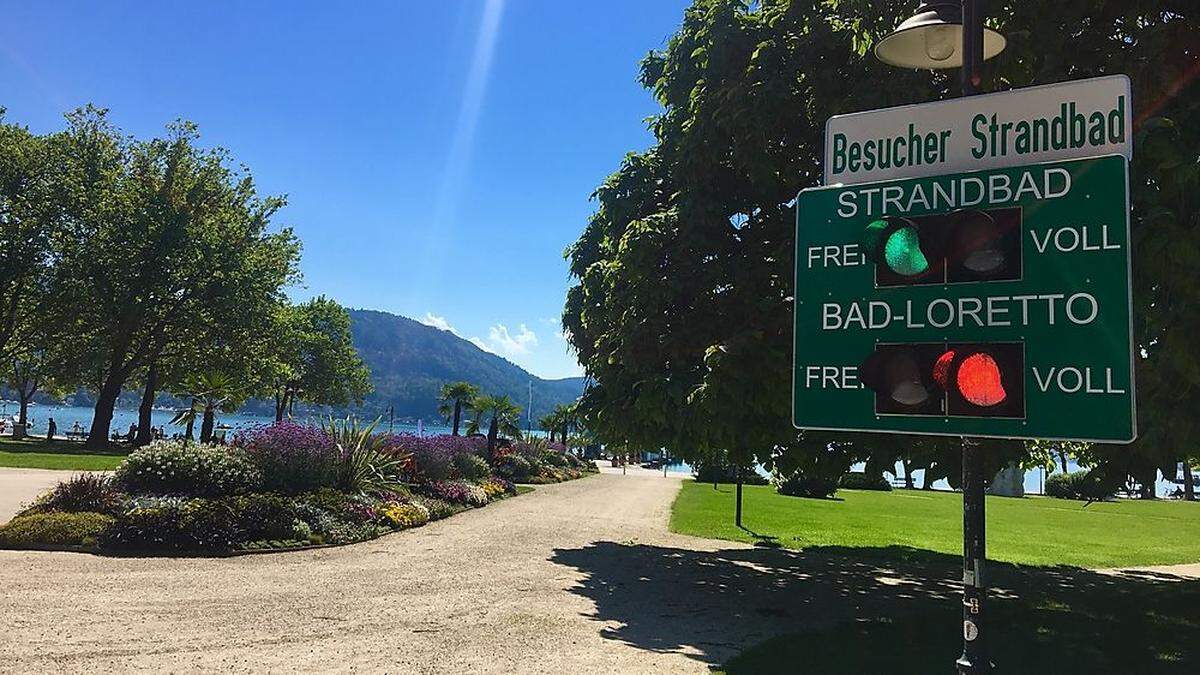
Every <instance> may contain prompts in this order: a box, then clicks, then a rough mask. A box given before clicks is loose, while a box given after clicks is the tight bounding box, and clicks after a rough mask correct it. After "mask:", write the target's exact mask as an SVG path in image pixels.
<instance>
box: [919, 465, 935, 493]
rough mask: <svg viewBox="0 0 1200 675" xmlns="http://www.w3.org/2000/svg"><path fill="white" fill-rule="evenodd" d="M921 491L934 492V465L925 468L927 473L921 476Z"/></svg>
mask: <svg viewBox="0 0 1200 675" xmlns="http://www.w3.org/2000/svg"><path fill="white" fill-rule="evenodd" d="M921 489H922V490H932V489H933V464H930V465H929V466H927V467H925V473H924V474H922V476H921Z"/></svg>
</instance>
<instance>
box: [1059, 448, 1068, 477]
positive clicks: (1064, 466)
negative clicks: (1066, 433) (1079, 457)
mask: <svg viewBox="0 0 1200 675" xmlns="http://www.w3.org/2000/svg"><path fill="white" fill-rule="evenodd" d="M1058 461H1059V463H1061V464H1062V472H1063V473H1064V474H1065V473H1070V472H1069V471H1067V452H1066V450H1059V451H1058Z"/></svg>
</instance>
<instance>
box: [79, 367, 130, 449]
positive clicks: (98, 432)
mask: <svg viewBox="0 0 1200 675" xmlns="http://www.w3.org/2000/svg"><path fill="white" fill-rule="evenodd" d="M124 383H125V378H124V377H121V376H119V375H118V374H117V373H114V372H111V371H110V372H109V374H108V378H107V379H105V381H104V386H102V387H100V395H99V396H97V397H96V409H95V411H94V412H93V413H92V428H91V430H90V431H88V437H87V441H85V442H84V447H85V448H87V449H88V450H100V449H103V448H106V447H108V432H109V430H110V427H112V418H113V407H114V406H116V404H117V397H118V396H120V395H121V385H122V384H124Z"/></svg>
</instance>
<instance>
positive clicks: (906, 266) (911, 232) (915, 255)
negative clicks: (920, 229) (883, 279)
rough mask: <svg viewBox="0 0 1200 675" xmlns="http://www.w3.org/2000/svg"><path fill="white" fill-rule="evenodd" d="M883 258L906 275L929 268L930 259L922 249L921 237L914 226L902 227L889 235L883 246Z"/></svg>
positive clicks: (913, 274)
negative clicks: (926, 257)
mask: <svg viewBox="0 0 1200 675" xmlns="http://www.w3.org/2000/svg"><path fill="white" fill-rule="evenodd" d="M883 259H884V261H885V262H887V266H888V267H889V268H891V270H892V271H893V272H895V273H896V274H900V275H902V276H906V277H911V276H915V275H917V274H921V273H922V272H925V271H926V270H928V269H929V261H928V260H926V259H925V254H924V253H923V252H922V251H921V238H920V237H919V236H918V235H917V230H916V228H913V227H902V228H900V229H898V230H896V231H895V232H893V233H892V236H890V237H888V240H887V243H886V244H884V246H883Z"/></svg>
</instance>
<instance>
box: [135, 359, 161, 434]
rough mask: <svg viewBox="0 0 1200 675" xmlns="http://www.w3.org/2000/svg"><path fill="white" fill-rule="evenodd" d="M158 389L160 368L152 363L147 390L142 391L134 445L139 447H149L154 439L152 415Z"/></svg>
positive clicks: (147, 378)
mask: <svg viewBox="0 0 1200 675" xmlns="http://www.w3.org/2000/svg"><path fill="white" fill-rule="evenodd" d="M157 387H158V366H157V365H156V364H153V363H151V364H150V368H149V370H147V371H146V388H145V389H144V390H143V391H142V403H141V405H139V406H138V429H137V438H135V439H134V440H133V444H134V445H135V446H137V447H139V448H140V447H142V446H143V445H147V444H149V443H150V441H151V440H152V439H153V438H154V427H153V421H152V420H151V417H150V413H151V412H152V411H153V410H154V395H155V394H156V393H157Z"/></svg>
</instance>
